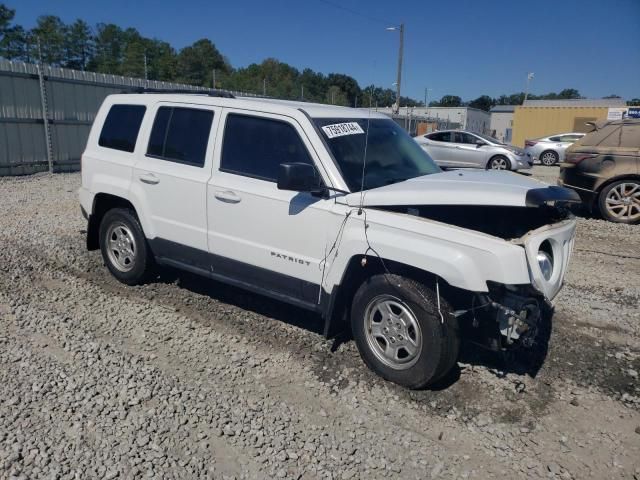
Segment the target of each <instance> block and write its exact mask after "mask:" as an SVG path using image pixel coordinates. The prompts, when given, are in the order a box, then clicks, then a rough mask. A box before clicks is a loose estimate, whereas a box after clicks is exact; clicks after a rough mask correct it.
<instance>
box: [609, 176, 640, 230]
mask: <svg viewBox="0 0 640 480" xmlns="http://www.w3.org/2000/svg"><path fill="white" fill-rule="evenodd" d="M605 206H606V208H607V212H608V213H609V214H610V215H611V216H612V217H614V218H616V219H618V220H621V221H626V222H632V221H635V220H637V219H640V184H639V183H635V182H624V183H620V184H618V185H616V186H615V187H613V188H612V189H611V190H609V192H608V193H607V197H606V199H605Z"/></svg>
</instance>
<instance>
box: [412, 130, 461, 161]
mask: <svg viewBox="0 0 640 480" xmlns="http://www.w3.org/2000/svg"><path fill="white" fill-rule="evenodd" d="M425 138H426V140H427V143H426V144H421V145H420V146H421V147H422V148H424V149H425V150H426V151H427V153H428V154H429V156H430V157H431V158H433V160H434V161H435V162H436V163H437V164H438V165H440V166H441V167H452V166H455V164H454V154H453V149H454V148H455V145H454V144H453V143H452V141H453V132H435V133H430V134H429V135H426V137H425Z"/></svg>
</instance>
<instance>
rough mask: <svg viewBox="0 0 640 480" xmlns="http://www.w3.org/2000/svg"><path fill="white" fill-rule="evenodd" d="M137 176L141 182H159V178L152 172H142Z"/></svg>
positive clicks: (155, 183) (151, 183)
mask: <svg viewBox="0 0 640 480" xmlns="http://www.w3.org/2000/svg"><path fill="white" fill-rule="evenodd" d="M138 178H139V179H140V181H141V182H142V183H146V184H148V185H157V184H158V183H160V179H159V178H158V177H156V176H155V175H154V174H153V173H143V174H142V175H140V176H139V177H138Z"/></svg>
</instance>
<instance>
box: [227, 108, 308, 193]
mask: <svg viewBox="0 0 640 480" xmlns="http://www.w3.org/2000/svg"><path fill="white" fill-rule="evenodd" d="M293 162H297V163H308V164H311V165H313V161H312V159H311V157H310V156H309V152H307V149H306V147H305V146H304V143H302V139H301V138H300V136H299V135H298V132H297V131H296V129H295V128H293V126H292V125H290V124H288V123H286V122H282V121H279V120H272V119H269V118H259V117H251V116H247V115H237V114H229V115H228V116H227V122H226V126H225V132H224V142H223V146H222V159H221V161H220V170H221V171H223V172H229V173H236V174H238V175H245V176H248V177H254V178H259V179H262V180H268V181H274V182H275V181H276V179H277V178H278V170H279V168H280V164H281V163H293Z"/></svg>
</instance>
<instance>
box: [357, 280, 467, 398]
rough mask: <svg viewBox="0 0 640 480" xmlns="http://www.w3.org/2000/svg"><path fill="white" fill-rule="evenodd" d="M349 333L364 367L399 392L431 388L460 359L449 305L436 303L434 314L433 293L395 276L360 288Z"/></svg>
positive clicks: (453, 318) (435, 301) (434, 301)
mask: <svg viewBox="0 0 640 480" xmlns="http://www.w3.org/2000/svg"><path fill="white" fill-rule="evenodd" d="M440 313H442V317H443V318H441V317H440ZM442 320H444V322H443V321H442ZM351 328H352V331H353V337H354V339H355V342H356V345H357V347H358V350H359V352H360V356H361V357H362V359H363V360H364V362H365V363H366V364H367V366H368V367H369V368H370V369H371V370H373V371H374V372H375V373H377V374H378V375H380V376H381V377H382V378H384V379H386V380H389V381H391V382H394V383H397V384H398V385H402V386H403V387H407V388H411V389H419V388H424V387H426V386H427V385H429V384H431V383H434V382H435V381H437V380H439V379H441V378H442V377H444V376H445V375H446V374H447V373H449V371H450V370H451V368H452V367H453V366H454V365H455V362H456V361H457V358H458V351H459V336H458V328H457V321H456V319H455V317H453V315H452V309H451V307H450V306H449V304H448V303H447V301H446V300H444V299H443V298H442V297H441V298H440V312H438V300H437V297H436V295H435V293H434V292H433V291H431V290H430V289H428V288H426V287H425V286H424V285H422V284H420V283H418V282H415V281H413V280H411V279H408V278H404V277H401V276H399V275H391V274H384V275H375V276H373V277H371V278H369V279H367V280H366V281H365V282H364V283H363V284H362V285H361V286H360V288H359V289H358V291H357V292H356V294H355V296H354V299H353V304H352V307H351Z"/></svg>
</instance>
